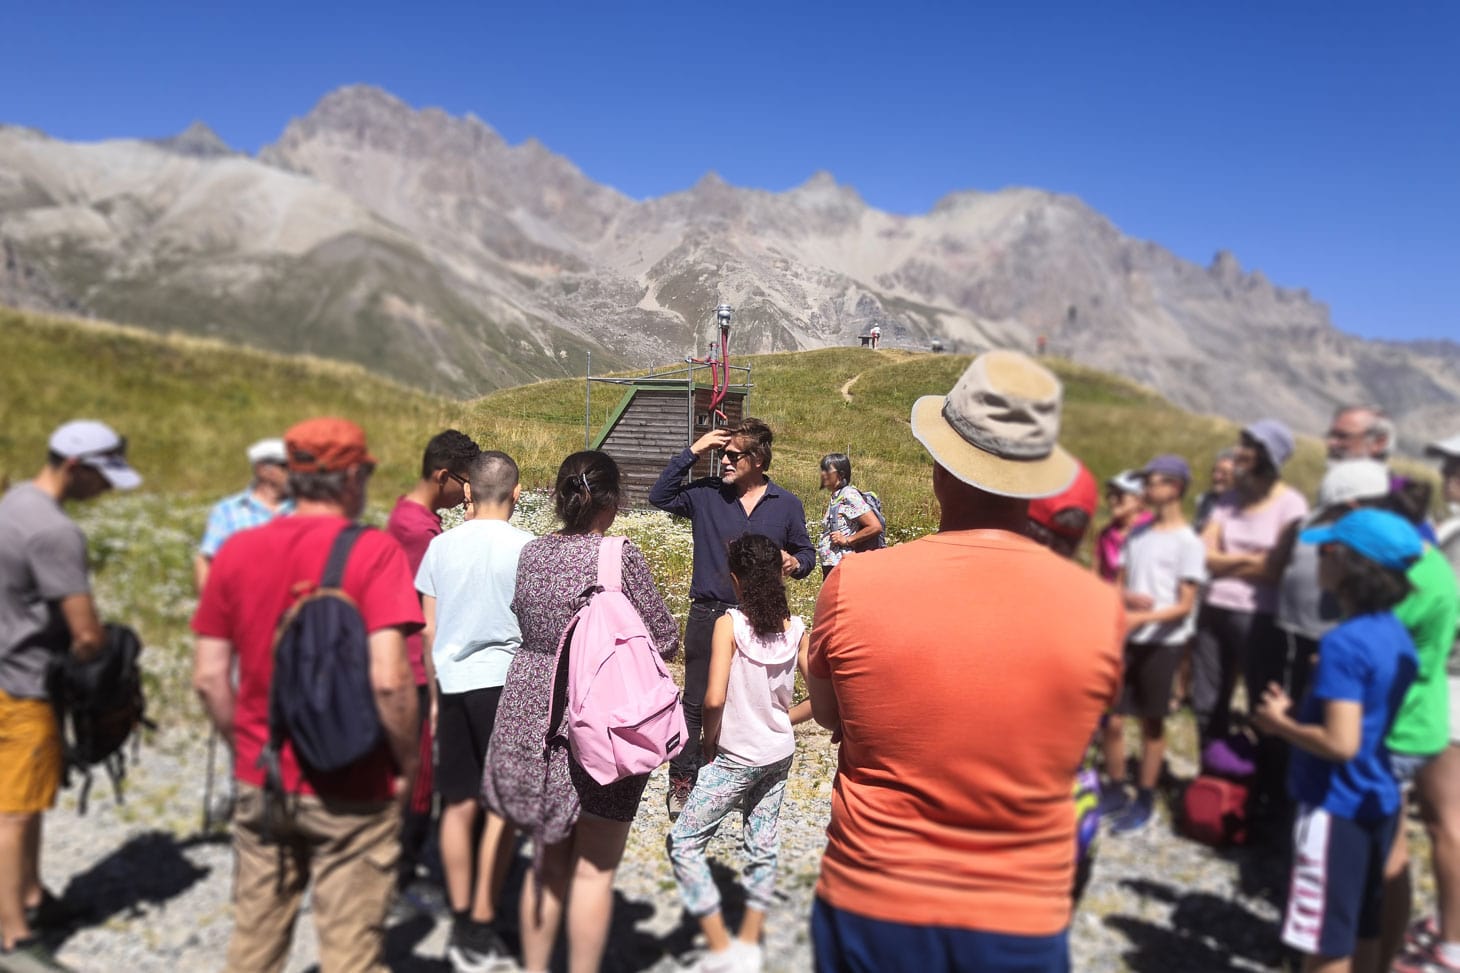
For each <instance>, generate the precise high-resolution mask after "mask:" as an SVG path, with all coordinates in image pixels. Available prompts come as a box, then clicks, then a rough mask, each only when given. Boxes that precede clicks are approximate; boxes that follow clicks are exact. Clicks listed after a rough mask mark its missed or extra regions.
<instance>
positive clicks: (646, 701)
mask: <svg viewBox="0 0 1460 973" xmlns="http://www.w3.org/2000/svg"><path fill="white" fill-rule="evenodd" d="M626 540H627V539H626V538H623V537H605V538H604V539H603V543H602V544H600V545H599V548H598V585H597V588H596V590H594V592H593V594H591V595H590V596H589V599H588V603H587V604H586V605H584V606H583V607H582V608H580V609H578V612H577V614H575V615H574V616H573V618H572V620H571V621H569V622H568V627H567V630H566V631H564V632H563V638H562V641H561V642H559V643H558V654H557V659H558V663H559V664H560V663H561V660H562V656H563V650H564V648H565V647H566V648H567V649H568V700H567V706H566V708H565V709H564V711H563V719H562V723H561V724H558V721H556V720H555V721H553V722H554V725H553V726H551V727H549V729H548V738H549V741H551V739H552V738H553V737H554V736H555V735H556V734H557V733H558V732H562V733H564V734H565V735H566V736H567V738H568V747H569V748H570V749H571V750H572V753H573V759H575V760H577V761H578V763H579V765H581V766H582V768H583V769H584V770H586V771H588V773H589V775H590V776H591V777H592V778H593V779H594V780H596V781H598V783H600V784H611V783H613V782H614V781H616V780H622V779H623V778H625V777H632V776H634V775H635V774H647V773H649V772H650V771H651V770H654V769H655V768H656V767H658V766H659V765H661V764H663V763H664V762H665V761H666V760H668V759H669V758H670V757H673V756H674V755H675V754H677V753H679V751H680V750H681V749H683V748H684V744H685V740H686V738H687V737H688V731H687V729H686V727H685V722H684V709H683V707H681V706H680V702H679V687H678V686H676V685H675V684H674V679H673V678H672V677H671V676H670V675H669V670H668V669H666V668H665V667H664V661H663V660H662V659H661V658H660V657H659V652H658V651H657V649H656V648H655V646H654V638H653V636H651V635H650V634H649V631H648V629H647V628H646V627H645V625H644V620H643V619H642V618H640V617H639V613H638V611H637V610H636V609H635V608H634V605H633V603H632V602H630V601H629V599H628V596H627V595H625V594H624V592H623V556H624V544H625V543H626ZM553 671H555V672H557V671H560V670H559V669H558V667H557V664H555V665H554V667H553ZM559 726H561V730H560V729H559Z"/></svg>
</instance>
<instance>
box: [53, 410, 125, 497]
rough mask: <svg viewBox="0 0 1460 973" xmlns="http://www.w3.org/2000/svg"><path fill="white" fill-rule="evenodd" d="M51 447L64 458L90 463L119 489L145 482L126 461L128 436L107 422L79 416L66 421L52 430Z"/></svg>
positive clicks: (88, 464) (87, 464) (89, 464)
mask: <svg viewBox="0 0 1460 973" xmlns="http://www.w3.org/2000/svg"><path fill="white" fill-rule="evenodd" d="M50 450H51V452H52V453H55V454H56V455H57V456H60V457H61V458H62V459H74V460H76V461H77V462H78V463H83V464H85V465H86V466H89V467H91V468H92V469H94V470H96V471H97V472H98V473H100V474H101V475H102V476H104V477H106V481H107V482H108V483H110V484H111V485H112V486H113V487H115V488H116V489H118V490H131V489H134V488H136V487H139V486H141V485H142V477H140V476H139V475H137V471H136V470H134V469H132V467H131V466H130V465H128V463H127V440H126V439H125V438H124V437H122V436H118V435H117V434H116V432H115V431H114V430H113V429H112V427H111V426H108V425H107V424H106V423H104V422H97V421H96V420H95V419H76V420H74V421H72V422H68V423H66V424H65V425H64V426H61V427H60V428H59V429H57V430H56V431H55V432H53V433H51V442H50Z"/></svg>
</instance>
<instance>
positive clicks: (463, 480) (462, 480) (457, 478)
mask: <svg viewBox="0 0 1460 973" xmlns="http://www.w3.org/2000/svg"><path fill="white" fill-rule="evenodd" d="M446 475H447V476H448V477H449V478H450V479H453V480H455V481H456V482H457V483H460V484H461V485H462V486H463V487H465V486H466V484H467V479H466V477H464V476H458V475H457V474H455V473H453V472H451V471H450V470H447V471H446Z"/></svg>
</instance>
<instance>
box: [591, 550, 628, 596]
mask: <svg viewBox="0 0 1460 973" xmlns="http://www.w3.org/2000/svg"><path fill="white" fill-rule="evenodd" d="M628 542H629V539H628V538H627V537H605V538H604V539H603V543H602V544H599V545H598V586H599V587H600V588H602V589H603V590H604V591H623V590H624V545H625V544H627V543H628Z"/></svg>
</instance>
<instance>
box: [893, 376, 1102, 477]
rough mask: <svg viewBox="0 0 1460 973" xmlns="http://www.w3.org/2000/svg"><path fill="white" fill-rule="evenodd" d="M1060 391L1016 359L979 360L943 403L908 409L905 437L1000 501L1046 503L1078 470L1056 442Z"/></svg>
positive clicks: (939, 399) (924, 402)
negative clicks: (909, 420)
mask: <svg viewBox="0 0 1460 973" xmlns="http://www.w3.org/2000/svg"><path fill="white" fill-rule="evenodd" d="M1062 397H1063V389H1062V388H1061V386H1060V380H1059V379H1057V378H1055V376H1054V374H1053V373H1052V372H1050V371H1049V369H1047V368H1045V367H1044V366H1043V365H1040V364H1038V363H1037V362H1035V361H1034V360H1033V359H1032V358H1030V357H1029V356H1028V355H1024V354H1021V353H1020V352H1017V351H989V352H985V353H984V354H982V355H979V356H978V357H977V358H975V359H974V360H973V362H972V363H971V364H970V365H969V366H968V368H967V369H966V370H965V371H964V373H963V375H962V376H961V377H960V378H959V379H958V383H957V384H956V385H954V386H953V390H952V391H951V392H949V393H948V394H947V395H925V396H923V397H922V398H920V399H918V400H917V401H916V402H914V403H913V408H912V433H913V436H915V437H916V438H917V441H918V442H920V443H922V444H923V448H925V449H926V450H927V451H928V452H929V453H930V454H932V457H933V459H935V460H936V461H937V462H938V465H939V466H942V467H943V468H944V469H945V470H947V471H948V472H949V473H952V474H953V475H954V476H956V477H957V478H958V479H960V480H962V481H963V482H964V483H967V484H969V485H970V486H975V487H978V488H979V489H980V490H983V491H985V492H988V493H996V494H999V495H1000V496H1005V497H1028V498H1030V499H1033V498H1035V497H1048V496H1053V495H1054V494H1057V493H1059V492H1061V491H1062V490H1064V489H1065V488H1066V487H1068V486H1069V485H1070V484H1071V483H1073V482H1074V480H1075V474H1076V473H1078V472H1079V463H1078V462H1077V461H1076V460H1075V458H1074V457H1073V456H1071V455H1070V454H1069V453H1067V452H1065V451H1064V450H1063V449H1061V448H1060V446H1059V444H1058V443H1056V442H1055V440H1056V439H1058V438H1059V429H1060V401H1061V399H1062Z"/></svg>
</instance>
